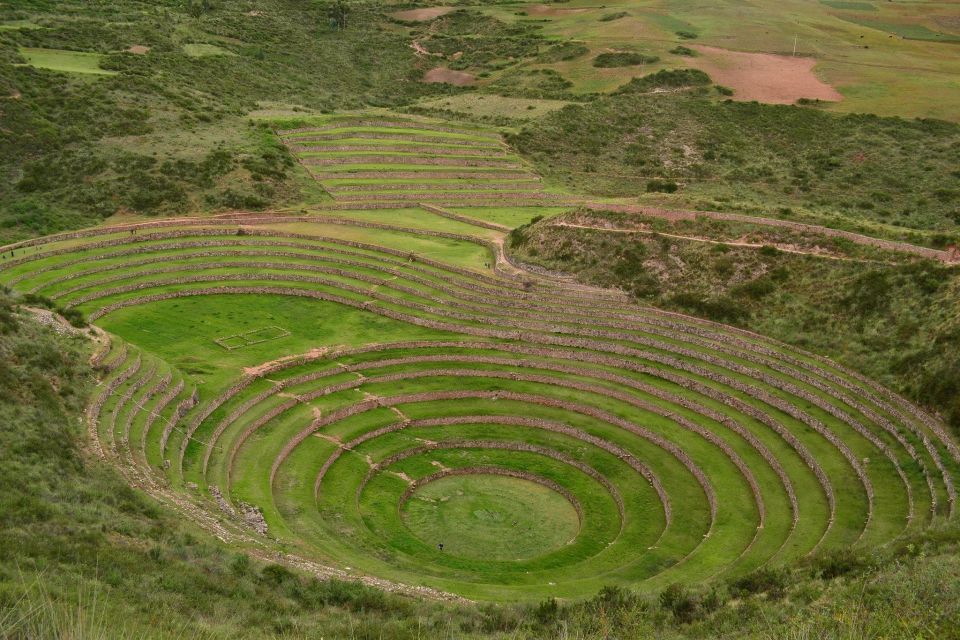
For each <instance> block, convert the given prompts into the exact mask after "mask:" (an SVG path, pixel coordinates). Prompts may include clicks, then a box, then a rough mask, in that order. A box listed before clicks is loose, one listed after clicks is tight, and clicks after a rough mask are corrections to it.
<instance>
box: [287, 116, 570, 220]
mask: <svg viewBox="0 0 960 640" xmlns="http://www.w3.org/2000/svg"><path fill="white" fill-rule="evenodd" d="M277 133H278V134H279V135H280V137H281V139H282V140H283V142H284V144H286V145H287V147H288V148H289V149H290V150H291V151H292V152H293V153H294V154H295V155H296V156H297V158H298V159H299V160H300V162H301V163H302V164H303V166H304V167H306V168H307V170H308V171H309V172H310V173H311V175H312V176H313V177H314V178H315V179H317V180H318V181H319V182H320V184H321V185H322V186H323V188H324V189H326V190H327V191H328V192H329V193H330V194H331V195H332V196H333V198H334V199H335V200H337V201H342V202H357V203H364V202H426V203H434V204H444V205H462V206H469V205H471V204H474V205H478V206H497V205H512V204H516V205H524V204H529V205H536V204H543V203H549V202H553V201H559V200H563V198H562V197H559V196H555V195H553V194H548V193H545V192H544V190H543V187H542V184H541V181H540V177H539V176H538V175H537V174H536V173H534V172H533V171H532V170H531V169H529V168H528V167H527V166H526V164H525V163H524V162H523V161H522V160H520V158H519V157H517V156H516V154H514V153H513V152H512V151H511V149H510V148H509V147H508V146H507V145H506V144H505V143H504V142H503V140H502V139H501V138H500V136H499V135H498V134H496V133H494V132H490V131H483V130H479V129H468V128H465V127H458V126H452V125H449V124H446V123H434V122H425V121H420V120H409V121H408V120H386V119H385V120H373V119H369V118H348V117H342V118H338V119H336V120H333V121H331V122H329V123H326V124H322V125H318V126H316V127H311V128H298V129H287V130H280V131H278V132H277Z"/></svg>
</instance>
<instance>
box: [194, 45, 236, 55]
mask: <svg viewBox="0 0 960 640" xmlns="http://www.w3.org/2000/svg"><path fill="white" fill-rule="evenodd" d="M183 52H184V53H185V54H187V55H188V56H190V57H191V58H205V57H208V56H236V55H237V54H235V53H234V52H233V51H230V50H229V49H224V48H223V47H218V46H217V45H214V44H198V43H190V44H185V45H183Z"/></svg>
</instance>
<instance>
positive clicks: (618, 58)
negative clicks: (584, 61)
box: [593, 51, 660, 69]
mask: <svg viewBox="0 0 960 640" xmlns="http://www.w3.org/2000/svg"><path fill="white" fill-rule="evenodd" d="M659 60H660V58H658V57H657V56H648V55H644V54H642V53H637V52H634V51H615V52H613V53H601V54H600V55H598V56H597V57H596V58H594V59H593V66H595V67H599V68H602V69H607V68H612V67H632V66H635V65H638V64H653V63H654V62H658V61H659Z"/></svg>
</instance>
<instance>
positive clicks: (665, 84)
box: [615, 69, 711, 95]
mask: <svg viewBox="0 0 960 640" xmlns="http://www.w3.org/2000/svg"><path fill="white" fill-rule="evenodd" d="M710 82H711V80H710V76H708V75H707V74H706V73H704V72H703V71H700V70H699V69H675V70H667V69H663V70H661V71H657V72H656V73H652V74H649V75H646V76H643V77H642V78H633V79H632V80H630V81H629V82H627V83H626V84H624V85H623V86H621V87H619V88H618V89H617V90H616V92H615V93H616V94H621V95H622V94H629V93H649V92H650V91H653V90H654V89H679V88H684V87H699V86H706V85H709V84H710Z"/></svg>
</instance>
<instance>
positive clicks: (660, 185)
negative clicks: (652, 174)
mask: <svg viewBox="0 0 960 640" xmlns="http://www.w3.org/2000/svg"><path fill="white" fill-rule="evenodd" d="M678 188H679V186H678V185H677V183H676V182H674V181H673V180H659V179H655V180H650V181H649V182H647V193H653V192H657V193H676V191H677V189H678Z"/></svg>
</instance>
